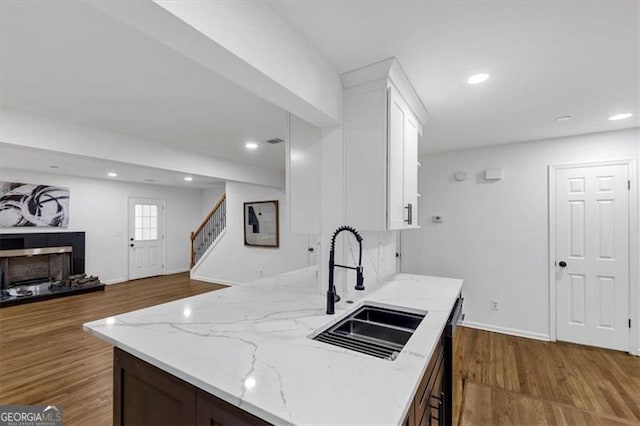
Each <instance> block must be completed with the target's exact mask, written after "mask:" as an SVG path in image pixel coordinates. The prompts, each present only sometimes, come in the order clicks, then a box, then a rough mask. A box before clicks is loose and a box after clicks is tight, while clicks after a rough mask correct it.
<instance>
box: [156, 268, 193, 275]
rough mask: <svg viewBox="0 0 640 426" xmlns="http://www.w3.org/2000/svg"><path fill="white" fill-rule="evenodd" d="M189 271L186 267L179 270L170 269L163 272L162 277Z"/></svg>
mask: <svg viewBox="0 0 640 426" xmlns="http://www.w3.org/2000/svg"><path fill="white" fill-rule="evenodd" d="M189 271H190V269H189V268H188V267H184V268H179V269H171V270H169V271H164V272H163V274H162V275H173V274H182V273H183V272H189Z"/></svg>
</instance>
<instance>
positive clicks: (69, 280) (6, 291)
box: [0, 232, 104, 307]
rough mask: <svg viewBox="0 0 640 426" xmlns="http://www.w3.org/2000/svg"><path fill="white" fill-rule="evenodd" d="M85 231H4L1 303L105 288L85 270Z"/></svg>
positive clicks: (0, 250) (0, 252) (0, 255)
mask: <svg viewBox="0 0 640 426" xmlns="http://www.w3.org/2000/svg"><path fill="white" fill-rule="evenodd" d="M84 238H85V236H84V232H50V233H25V234H2V235H0V307H5V306H9V305H13V304H18V303H25V302H31V301H35V300H42V299H48V298H52V297H59V296H66V295H70V294H75V293H82V292H87V291H94V290H102V289H104V284H102V283H100V281H99V280H98V278H97V277H87V276H86V275H85V274H84V247H85V241H84Z"/></svg>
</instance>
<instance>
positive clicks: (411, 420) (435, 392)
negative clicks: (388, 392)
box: [404, 337, 447, 426]
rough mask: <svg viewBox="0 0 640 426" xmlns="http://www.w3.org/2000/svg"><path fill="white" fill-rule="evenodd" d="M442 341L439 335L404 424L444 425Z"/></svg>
mask: <svg viewBox="0 0 640 426" xmlns="http://www.w3.org/2000/svg"><path fill="white" fill-rule="evenodd" d="M444 355H445V354H444V342H443V338H442V337H441V338H440V340H439V341H438V344H437V345H436V349H435V351H434V352H433V356H432V357H431V360H430V361H429V365H428V366H427V370H426V371H425V373H424V375H423V376H422V380H420V384H419V385H418V389H417V390H416V393H415V395H414V397H413V403H412V404H411V407H410V408H409V413H408V414H407V418H406V419H405V422H404V424H405V426H426V425H428V426H432V425H433V426H435V425H438V426H440V425H445V424H446V422H445V419H444V407H445V404H446V402H447V401H446V395H445V393H444V388H443V386H444V373H445V371H444V370H445V362H444Z"/></svg>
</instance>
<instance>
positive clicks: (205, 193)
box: [200, 183, 225, 222]
mask: <svg viewBox="0 0 640 426" xmlns="http://www.w3.org/2000/svg"><path fill="white" fill-rule="evenodd" d="M224 191H225V184H224V183H221V184H219V185H213V186H212V187H211V188H207V189H203V190H202V215H201V217H200V222H202V221H203V220H204V218H205V217H207V215H208V214H209V213H210V212H211V209H212V208H213V207H214V206H215V205H216V203H217V202H218V200H219V199H220V197H222V194H224Z"/></svg>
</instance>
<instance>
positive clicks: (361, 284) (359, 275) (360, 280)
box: [356, 266, 364, 291]
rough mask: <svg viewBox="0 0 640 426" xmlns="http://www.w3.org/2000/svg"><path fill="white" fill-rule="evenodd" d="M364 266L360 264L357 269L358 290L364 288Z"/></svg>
mask: <svg viewBox="0 0 640 426" xmlns="http://www.w3.org/2000/svg"><path fill="white" fill-rule="evenodd" d="M362 271H363V268H362V266H358V267H357V269H356V290H360V291H362V290H364V275H363V273H362Z"/></svg>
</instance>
